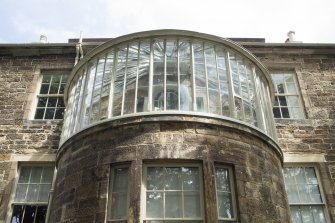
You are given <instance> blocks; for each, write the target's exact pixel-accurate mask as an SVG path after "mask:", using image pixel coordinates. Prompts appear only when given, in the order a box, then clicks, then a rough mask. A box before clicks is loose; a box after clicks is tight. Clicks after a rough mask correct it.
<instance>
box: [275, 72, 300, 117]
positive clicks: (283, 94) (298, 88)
mask: <svg viewBox="0 0 335 223" xmlns="http://www.w3.org/2000/svg"><path fill="white" fill-rule="evenodd" d="M280 74H281V75H286V74H287V75H291V76H292V79H293V80H294V86H295V88H296V93H295V94H293V93H279V92H278V89H277V85H276V83H275V81H274V79H273V78H272V82H273V85H274V89H275V100H276V99H277V98H278V105H277V106H273V110H274V109H275V108H278V109H279V112H280V117H275V113H274V112H273V116H274V118H275V119H305V111H304V105H303V103H302V97H301V91H300V86H299V82H298V78H297V74H296V73H295V72H294V71H274V72H271V77H273V75H280ZM283 87H284V91H287V86H286V82H285V81H284V82H283ZM280 96H282V97H287V96H296V97H297V98H298V105H297V106H288V105H287V104H286V106H282V105H280V101H279V97H280ZM282 108H287V110H288V113H289V115H290V117H283V113H282ZM290 108H299V109H300V114H301V116H300V117H297V118H293V117H291V114H290Z"/></svg>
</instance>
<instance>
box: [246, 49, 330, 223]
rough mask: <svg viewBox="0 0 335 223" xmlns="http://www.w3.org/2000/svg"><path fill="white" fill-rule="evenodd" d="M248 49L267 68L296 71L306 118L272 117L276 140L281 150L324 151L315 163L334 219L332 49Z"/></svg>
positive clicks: (314, 152) (306, 152)
mask: <svg viewBox="0 0 335 223" xmlns="http://www.w3.org/2000/svg"><path fill="white" fill-rule="evenodd" d="M250 50H251V51H252V52H253V53H254V54H255V55H256V56H258V58H260V60H261V61H262V62H263V63H264V64H265V65H266V66H267V67H268V69H270V70H284V71H285V70H287V71H294V72H296V73H297V79H298V82H299V85H300V90H301V95H302V100H303V105H304V108H305V115H306V119H303V120H276V127H277V133H278V138H279V143H280V146H281V148H282V150H283V152H284V154H291V155H292V154H295V155H298V156H299V155H300V156H301V155H302V156H304V155H308V156H313V155H320V154H321V155H324V159H325V162H323V163H317V167H318V169H319V171H320V172H321V173H320V174H321V176H322V179H321V181H322V186H323V189H324V192H325V195H326V196H325V197H326V200H327V204H328V209H329V212H330V215H331V216H330V218H331V220H332V221H335V193H334V191H335V50H334V48H327V47H321V46H319V47H315V46H314V47H307V46H306V47H299V45H296V46H294V47H293V46H292V47H289V46H287V47H282V48H281V47H273V46H269V47H266V48H262V49H260V48H256V47H255V46H251V47H250Z"/></svg>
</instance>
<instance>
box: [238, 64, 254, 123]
mask: <svg viewBox="0 0 335 223" xmlns="http://www.w3.org/2000/svg"><path fill="white" fill-rule="evenodd" d="M238 70H239V74H240V75H239V77H240V85H241V97H242V102H243V112H244V114H243V115H244V121H246V122H248V123H251V120H252V118H251V117H252V114H251V105H250V98H249V97H250V92H249V82H248V76H247V72H246V65H245V61H244V60H242V59H239V60H238Z"/></svg>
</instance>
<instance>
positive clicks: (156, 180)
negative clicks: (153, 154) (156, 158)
mask: <svg viewBox="0 0 335 223" xmlns="http://www.w3.org/2000/svg"><path fill="white" fill-rule="evenodd" d="M144 185H145V191H144V193H145V194H144V199H145V203H144V204H145V205H144V219H145V221H144V222H146V223H154V222H159V223H165V222H169V223H174V222H175V223H179V222H192V223H200V222H203V211H202V210H203V207H202V203H203V202H202V200H203V198H202V181H201V170H200V166H198V165H148V166H146V168H145V169H144Z"/></svg>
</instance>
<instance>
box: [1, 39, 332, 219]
mask: <svg viewBox="0 0 335 223" xmlns="http://www.w3.org/2000/svg"><path fill="white" fill-rule="evenodd" d="M99 44H100V43H99ZM93 45H98V44H97V43H94V44H90V45H89V46H85V45H84V49H85V54H86V53H87V49H91V48H92V46H93ZM243 45H244V47H246V48H248V49H249V50H250V51H251V52H253V53H254V54H255V55H256V56H257V57H258V58H259V59H260V60H261V62H262V63H263V64H265V65H266V66H267V67H268V69H269V70H270V71H272V70H280V71H294V72H295V73H296V74H297V78H298V82H299V85H300V88H301V95H302V100H303V105H304V108H305V115H306V119H304V120H276V127H277V133H278V138H279V144H280V146H281V149H282V150H283V152H284V157H285V159H284V161H285V160H287V157H289V156H293V157H297V159H296V162H299V159H300V160H304V159H303V158H305V157H308V159H311V160H313V157H323V159H324V161H323V162H320V161H319V160H318V161H314V162H312V163H313V164H315V165H316V167H317V168H318V171H319V172H320V175H321V178H320V180H321V183H322V187H323V190H324V193H325V198H326V202H327V208H328V213H329V215H330V222H335V193H334V191H335V121H334V118H335V47H334V46H333V45H327V46H323V45H317V44H314V45H313V44H312V45H308V44H307V45H306V44H302V45H299V44H296V45H295V44H291V45H289V44H265V43H260V44H257V43H256V44H255V43H243ZM85 47H87V48H85ZM74 58H75V45H74V44H64V46H52V45H50V46H47V45H45V46H40V45H36V46H35V47H31V48H25V47H22V46H15V47H14V46H12V47H7V46H6V47H4V46H1V47H0V223H4V222H5V220H6V217H7V214H8V213H7V212H8V207H9V206H10V196H11V195H12V193H13V186H14V184H15V177H16V172H17V167H18V163H20V162H32V161H34V162H46V161H54V158H50V157H54V156H55V155H56V153H57V148H58V142H59V137H60V132H61V125H62V122H60V121H35V120H30V118H29V115H30V114H31V109H33V108H32V105H31V103H32V100H33V99H34V97H35V93H36V87H37V86H38V84H37V82H38V78H39V75H40V73H41V71H42V70H43V69H57V70H58V69H66V70H68V69H72V67H73V63H74ZM133 121H134V120H133ZM121 124H122V122H121V123H120V124H115V125H112V126H109V127H108V128H101V129H100V128H98V129H96V128H92V129H89V130H87V131H86V132H82V133H80V134H79V135H78V136H75V137H73V138H72V139H71V141H69V142H67V143H66V144H64V146H63V147H62V150H61V151H60V153H59V155H58V163H57V164H58V167H59V169H58V174H57V182H56V191H55V194H57V196H56V197H55V198H54V202H53V204H52V206H51V208H52V215H51V217H52V219H53V222H75V221H76V222H104V220H105V211H106V205H107V191H108V184H109V182H108V180H109V170H110V165H113V164H115V163H128V164H131V178H132V182H131V185H130V187H131V189H130V192H131V201H130V202H131V204H132V205H131V209H130V210H129V213H130V216H132V217H133V218H130V220H129V222H138V220H137V219H139V214H140V211H141V205H140V190H141V183H140V182H141V180H142V176H141V173H142V165H143V162H144V163H145V162H157V160H158V161H159V160H160V159H171V160H172V161H175V160H177V159H180V160H183V161H185V160H186V161H189V162H197V163H200V164H202V168H203V172H204V173H205V174H206V176H204V177H206V179H205V181H204V182H205V183H204V184H205V185H204V190H205V193H206V196H205V198H206V200H205V209H206V213H205V217H206V222H216V221H217V219H216V209H215V208H214V207H213V204H214V203H213V202H214V201H215V199H216V198H215V196H214V195H213V184H214V182H213V178H211V177H209V176H210V175H211V174H212V173H213V171H214V170H213V164H214V163H216V162H219V163H220V162H222V163H225V164H229V165H232V166H234V173H235V178H234V180H235V185H236V192H237V194H236V198H237V202H238V205H237V208H238V220H239V222H248V223H249V222H255V223H256V222H257V223H260V222H266V223H268V222H276V223H279V222H283V223H284V222H289V220H288V218H289V216H288V212H287V209H288V207H287V199H286V195H285V192H284V188H283V187H284V185H283V181H282V178H278V176H281V170H282V166H281V160H280V158H279V157H278V154H277V153H276V152H274V150H273V148H272V147H271V146H270V145H268V144H267V143H265V141H264V139H262V137H256V136H255V134H254V133H253V132H252V131H249V133H247V132H248V131H247V132H243V134H241V132H240V130H236V129H235V130H233V129H232V128H230V127H229V125H228V126H227V125H221V124H222V123H221V124H220V123H215V124H214V125H208V124H204V123H201V122H199V120H188V121H185V122H182V123H181V122H180V121H173V122H167V121H166V120H165V121H162V120H161V121H157V120H156V121H146V122H144V123H139V122H129V123H124V124H125V125H121ZM212 124H213V123H212ZM90 131H92V132H94V134H93V135H90V134H89V133H90ZM65 147H67V148H66V149H65ZM19 156H20V159H19V158H17V157H19ZM22 157H23V158H22ZM29 157H30V158H29ZM32 157H33V158H32ZM37 157H40V158H39V159H37ZM46 157H49V158H47V159H46ZM21 158H22V159H21ZM298 158H299V159H298ZM306 159H307V158H306ZM29 160H30V161H29ZM291 160H292V159H290V161H291ZM301 162H303V161H301ZM284 165H285V163H284ZM97 167H99V168H97ZM259 181H262V182H263V183H258V182H259ZM269 195H270V196H269ZM264 210H265V211H264ZM274 210H276V211H274ZM7 221H8V220H7ZM6 223H7V222H6Z"/></svg>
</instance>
